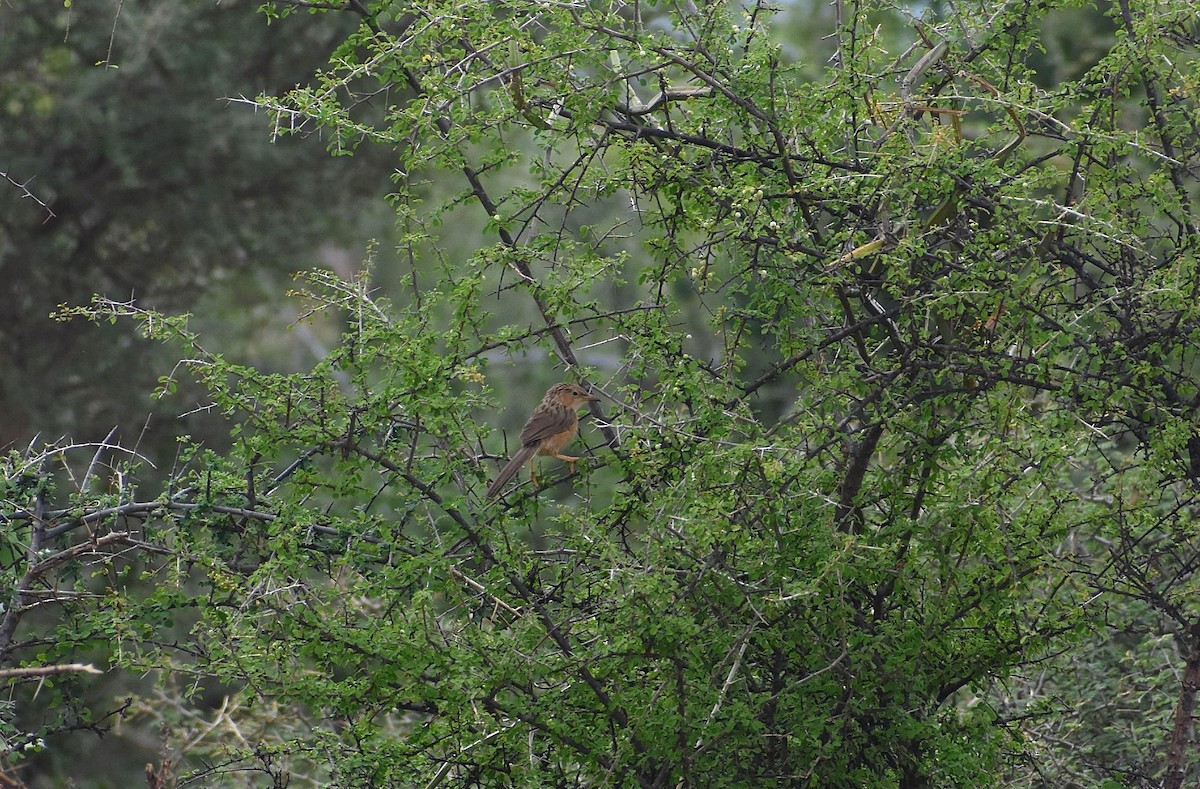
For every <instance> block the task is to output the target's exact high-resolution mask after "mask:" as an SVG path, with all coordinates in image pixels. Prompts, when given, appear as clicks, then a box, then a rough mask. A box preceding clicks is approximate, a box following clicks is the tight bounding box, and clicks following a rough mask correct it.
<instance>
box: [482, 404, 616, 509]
mask: <svg viewBox="0 0 1200 789" xmlns="http://www.w3.org/2000/svg"><path fill="white" fill-rule="evenodd" d="M599 400H600V398H599V397H596V396H595V395H592V394H590V393H589V392H588V391H587V390H586V389H584V388H583V387H582V386H579V385H577V384H566V383H563V384H555V385H554V386H552V387H550V388H549V389H548V390H547V391H546V396H545V397H543V398H542V402H541V403H539V404H538V407H537V408H535V409H533V413H532V414H530V416H529V421H527V422H526V423H525V427H523V428H521V449H520V450H518V451H517V454H515V455H513V456H512V460H510V461H508V463H507V464H506V465H505V466H504V468H502V469H500V473H499V474H498V475H497V476H496V480H495V481H494V482H493V483H492V484H491V485H490V486H489V487H488V489H487V497H488V498H489V499H492V498H495V497H496V496H497V495H498V494H499V493H500V491H501V489H502V488H503V487H504V486H505V485H506V484H508V481H509V480H510V479H512V478H513V477H514V476H516V474H517V472H518V471H520V470H521V464H522V463H524V462H525V461H526V460H528V461H529V478H530V479H531V480H532V481H533V484H534V486H535V487H536V486H537V484H538V479H537V473H536V472H535V471H534V468H533V465H534V461H535V460H536V459H537V455H545V456H546V457H552V458H556V459H558V460H562V461H566V464H567V468H568V469H569V470H570V472H571V473H572V474H574V473H575V462H576V461H577V460H579V458H577V457H571V456H570V455H564V454H562V450H563V448H564V447H566V446H567V444H570V443H571V440H572V439H574V438H575V433H576V432H578V430H579V414H577V413H576V410H577V409H578V408H579V406H581V405H583V404H584V403H594V402H597V401H599Z"/></svg>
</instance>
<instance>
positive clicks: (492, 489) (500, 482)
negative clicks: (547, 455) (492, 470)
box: [487, 444, 537, 499]
mask: <svg viewBox="0 0 1200 789" xmlns="http://www.w3.org/2000/svg"><path fill="white" fill-rule="evenodd" d="M535 452H537V444H532V445H530V446H527V447H521V451H519V452H517V454H515V455H513V456H512V460H510V461H508V463H507V464H506V465H505V466H504V468H502V469H500V473H499V474H497V475H496V481H495V482H493V483H492V484H491V485H489V486H488V489H487V497H488V498H489V499H494V498H496V495H497V494H498V493H500V491H501V490H502V489H503V488H504V486H505V485H507V484H508V481H509V480H510V479H512V478H513V477H515V476H516V475H517V472H518V471H520V470H521V466H523V465H525V462H526V461H528V460H529V459H530V458H531V457H533V455H534V453H535Z"/></svg>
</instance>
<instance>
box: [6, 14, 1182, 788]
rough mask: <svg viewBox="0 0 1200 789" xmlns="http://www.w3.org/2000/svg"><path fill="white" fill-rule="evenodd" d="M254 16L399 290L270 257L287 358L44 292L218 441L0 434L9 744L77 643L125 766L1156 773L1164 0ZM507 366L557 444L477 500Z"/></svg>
mask: <svg viewBox="0 0 1200 789" xmlns="http://www.w3.org/2000/svg"><path fill="white" fill-rule="evenodd" d="M265 11H266V14H267V16H268V18H269V19H270V22H271V24H272V25H283V26H285V28H284V29H286V26H287V25H289V24H291V23H292V22H293V21H294V19H295V17H297V16H301V15H302V14H303V13H310V14H316V15H322V16H329V17H333V18H336V19H338V20H341V22H339V24H341V23H343V22H344V21H345V19H347V18H349V19H351V20H353V23H354V24H353V25H351V26H349V27H348V28H347V29H348V30H349V32H348V33H347V34H346V35H345V36H344V38H342V39H341V40H339V41H338V42H337V44H336V46H335V47H334V48H333V49H332V50H331V51H329V52H328V63H327V65H326V66H325V67H324V68H323V69H322V70H321V71H320V72H319V73H318V74H317V76H316V77H315V78H314V79H313V80H312V81H311V82H309V83H307V84H301V85H298V86H297V87H295V88H294V89H291V90H286V91H276V92H274V93H270V94H264V95H263V96H261V97H259V98H258V100H257V103H258V105H259V106H260V107H262V108H264V109H267V110H269V111H270V113H271V115H270V117H271V119H272V131H273V132H274V133H276V134H307V133H310V132H318V131H319V132H320V134H321V136H322V139H324V141H325V143H326V144H327V145H328V147H329V148H330V149H331V151H332V152H334V153H337V154H354V155H357V152H359V151H361V150H363V149H364V148H367V147H378V146H382V147H384V148H386V149H387V150H389V151H391V153H392V155H393V156H394V162H393V164H394V174H393V175H394V177H393V181H394V191H393V193H392V194H391V196H390V199H391V203H392V206H393V208H394V210H395V212H396V217H397V224H396V232H395V236H394V239H392V241H391V243H394V246H395V248H396V250H397V252H398V256H397V257H398V260H400V261H404V263H403V265H404V266H405V269H404V270H403V271H397V270H395V269H392V270H386V271H385V270H382V268H381V266H379V265H378V264H377V263H376V264H374V265H371V266H368V267H367V269H366V270H365V271H364V272H362V274H360V275H358V276H356V277H346V276H341V275H337V274H334V273H332V272H323V271H312V272H309V273H307V274H306V275H304V276H303V277H302V278H301V281H300V286H299V287H298V288H297V291H296V293H295V294H294V295H293V298H295V299H296V300H298V302H299V303H300V304H301V305H302V307H301V308H300V310H301V311H302V312H303V313H304V314H305V315H306V316H309V317H312V318H314V319H315V318H318V317H321V318H323V319H326V320H336V321H337V322H338V323H339V325H340V326H342V327H343V330H342V332H341V339H340V342H339V343H338V344H337V346H336V347H335V348H333V349H331V350H330V351H329V353H328V354H327V355H325V356H324V357H323V358H322V359H321V360H320V361H319V362H317V363H316V364H315V365H313V366H312V368H311V369H308V370H304V371H303V372H300V373H287V372H280V371H278V370H271V369H260V368H259V367H256V366H254V365H250V364H247V363H244V362H242V361H239V360H237V359H235V358H233V357H231V356H230V355H229V354H228V353H225V352H222V351H221V350H220V349H217V348H214V347H212V346H211V344H210V343H209V342H208V341H207V340H206V339H205V338H204V336H202V335H201V334H199V333H197V332H196V331H195V330H194V329H193V328H192V327H191V326H190V325H189V321H188V319H187V317H186V316H178V315H172V314H169V313H164V312H157V311H154V310H151V309H149V308H147V307H146V306H145V305H141V304H138V303H136V302H130V301H128V300H122V299H115V298H107V297H104V296H101V297H99V298H97V299H96V300H95V301H94V302H92V303H91V304H90V305H87V306H78V305H76V306H66V307H64V308H63V309H62V310H61V311H60V313H59V314H60V316H61V317H63V318H69V317H73V316H84V317H87V318H91V319H94V320H97V321H107V320H122V319H125V320H132V321H134V322H136V324H137V325H138V326H139V327H140V328H141V330H142V332H143V333H144V335H145V336H146V337H148V338H151V339H155V340H165V341H168V342H172V343H174V344H175V345H176V347H178V348H179V349H180V353H181V355H182V356H183V357H184V362H183V363H182V364H181V365H180V366H179V367H178V368H176V369H175V370H174V371H173V372H172V373H171V374H170V375H167V376H164V378H163V379H162V381H161V382H160V391H159V394H160V395H162V396H163V397H168V396H169V394H170V392H171V391H172V389H173V388H174V387H175V386H176V385H177V382H178V381H179V380H180V379H181V378H183V376H184V375H186V374H189V373H190V375H191V376H192V377H194V378H195V379H196V380H198V381H199V383H200V384H201V385H202V386H203V387H204V390H205V391H206V393H207V397H208V398H209V400H210V401H211V404H210V406H209V407H211V409H213V410H214V411H216V412H219V413H220V414H222V415H224V416H225V417H226V418H227V419H228V422H229V426H230V430H231V434H230V437H231V444H230V449H229V450H228V451H225V450H224V449H220V450H217V449H213V448H208V447H206V446H204V445H203V444H202V443H200V442H186V441H185V442H183V443H181V445H180V450H179V455H178V458H177V460H176V461H175V463H174V464H173V466H172V467H171V468H170V471H169V473H168V475H167V476H168V478H167V479H166V481H165V482H164V483H163V484H162V485H161V487H148V485H147V483H145V482H143V481H142V480H143V479H144V477H145V475H146V474H147V470H146V469H145V468H144V467H143V466H142V465H141V464H140V463H139V459H138V457H137V455H136V453H132V452H126V451H123V449H122V448H120V447H117V446H116V445H115V444H114V443H113V442H104V444H103V445H102V446H100V447H99V448H97V447H96V446H94V445H61V446H60V445H54V446H43V445H38V446H32V447H30V448H28V449H26V450H23V451H15V452H12V453H11V454H10V455H9V456H8V458H7V461H6V463H7V466H6V469H5V471H6V474H5V477H6V480H7V482H6V485H7V487H6V492H5V496H6V499H5V506H4V517H5V519H6V521H7V522H8V524H9V526H10V528H9V530H8V532H7V537H6V547H5V549H4V554H3V555H4V557H5V558H4V561H3V564H2V567H3V569H4V572H5V573H6V576H7V578H8V579H9V582H10V584H11V588H12V592H11V594H10V597H9V601H8V603H7V607H6V608H5V610H4V612H3V614H2V616H0V658H2V659H3V662H4V663H5V664H6V665H11V666H15V667H19V668H20V669H21V670H23V671H25V672H27V673H26V674H25V675H24V679H25V683H24V684H22V685H20V686H19V689H20V690H22V691H28V692H25V693H24V695H18V696H14V698H16V699H18V701H17V702H15V703H16V704H17V705H18V707H22V705H24V706H23V707H22V708H21V709H18V710H17V711H16V712H15V713H11V714H7V715H6V716H5V717H4V725H5V726H6V730H5V732H4V734H5V737H6V740H7V741H8V742H10V743H11V744H12V745H11V747H10V749H9V755H8V759H9V761H10V763H13V764H16V763H17V761H18V759H19V754H21V753H22V748H25V746H26V744H27V743H28V744H30V749H31V750H33V751H37V750H38V749H39V748H42V749H44V751H49V750H52V749H53V748H54V747H55V745H54V739H53V736H52V735H54V734H55V733H57V732H62V731H67V732H78V731H80V730H83V729H90V728H100V727H104V726H106V725H108V724H107V722H106V721H107V719H106V717H105V716H106V715H109V714H111V712H112V709H113V707H114V706H116V705H112V703H111V701H109V702H107V703H106V702H97V701H96V700H94V699H90V698H89V697H88V695H87V692H86V690H87V687H88V682H89V681H90V675H89V674H87V673H85V672H83V671H78V670H75V669H72V668H71V666H73V665H77V664H79V663H83V662H89V661H91V662H95V663H96V664H97V666H98V667H99V668H102V669H105V670H108V671H122V672H130V673H131V674H136V675H139V676H145V677H147V678H149V679H151V680H153V684H150V683H149V682H148V683H147V684H146V686H145V687H143V689H142V690H141V691H140V695H138V696H137V697H136V698H133V699H131V700H130V701H129V702H128V703H127V704H125V705H124V706H123V707H121V709H122V714H124V715H125V716H128V717H129V718H130V719H131V721H135V722H136V723H137V725H140V726H143V727H152V726H158V727H161V732H162V738H163V743H164V745H163V748H164V751H163V756H162V758H161V760H160V761H159V762H158V763H157V766H156V767H154V768H153V769H149V768H148V776H149V780H150V781H151V785H155V786H159V785H162V786H165V785H168V782H169V781H171V780H176V779H178V780H179V781H180V784H181V785H183V784H184V783H185V782H186V781H187V780H201V777H202V780H203V781H204V782H205V783H206V785H219V784H221V783H222V782H226V783H229V784H230V785H232V783H233V782H235V781H237V780H242V779H240V778H238V777H237V776H239V775H241V774H242V773H243V772H245V771H247V770H250V771H257V772H259V773H261V774H262V776H263V779H264V781H266V782H267V783H268V784H272V785H276V786H284V785H293V786H294V785H322V786H325V785H338V786H393V785H410V784H414V785H422V786H430V787H432V786H437V785H439V784H446V785H450V784H454V785H479V786H483V785H487V786H491V785H561V786H584V785H619V786H662V787H675V786H755V787H757V786H846V787H875V786H878V787H886V786H904V787H920V786H930V787H933V786H937V787H945V786H988V785H995V786H1043V785H1045V786H1064V785H1070V784H1071V783H1072V782H1074V784H1075V785H1089V786H1101V785H1104V786H1111V787H1118V786H1149V785H1164V786H1175V787H1178V786H1181V785H1183V782H1184V780H1185V776H1186V775H1188V773H1189V771H1191V772H1192V773H1193V775H1194V771H1195V762H1196V758H1195V756H1194V754H1193V753H1192V752H1191V750H1190V749H1189V746H1190V744H1191V716H1192V714H1193V712H1194V701H1195V693H1196V690H1197V687H1200V610H1197V608H1196V605H1195V602H1194V600H1195V599H1196V591H1197V590H1196V585H1197V576H1196V569H1197V567H1198V563H1200V539H1198V534H1197V527H1196V522H1195V520H1194V512H1195V505H1196V495H1197V492H1198V490H1200V488H1198V482H1200V433H1198V432H1197V427H1196V421H1197V411H1198V409H1200V385H1198V380H1197V370H1196V364H1197V361H1198V360H1197V358H1196V353H1195V351H1194V348H1195V345H1196V341H1197V338H1198V337H1200V308H1198V307H1197V301H1198V299H1197V289H1198V288H1200V279H1198V276H1200V274H1198V269H1197V242H1198V241H1200V235H1198V234H1197V227H1196V219H1195V217H1196V216H1197V215H1200V212H1198V211H1197V206H1196V201H1197V199H1198V198H1200V188H1198V184H1197V167H1198V165H1200V128H1198V120H1197V119H1198V118H1200V112H1198V108H1197V106H1196V96H1197V93H1196V86H1197V84H1200V60H1198V59H1197V45H1198V44H1200V27H1198V24H1197V21H1196V16H1195V12H1194V9H1193V8H1191V6H1190V4H1188V3H1183V2H1171V1H1168V2H1156V3H1141V2H1135V0H1119V2H1118V3H1117V4H1116V5H1112V6H1108V5H1105V6H1102V7H1100V8H1091V7H1080V4H1078V3H1071V2H1066V3H1054V2H1039V3H1025V2H1021V3H1008V4H1001V5H996V4H987V3H966V2H944V3H933V4H930V5H928V6H927V7H925V8H924V10H923V11H922V12H921V13H920V15H919V16H914V15H913V14H911V13H909V12H907V11H905V10H904V9H902V8H898V7H896V6H894V5H892V4H890V3H880V2H873V1H872V2H863V3H858V4H849V3H844V2H841V1H840V0H835V2H834V3H833V4H832V5H830V6H817V5H815V4H814V5H809V4H804V3H798V4H796V5H794V6H788V7H786V8H780V7H776V6H773V5H771V4H767V3H756V2H748V3H744V4H731V3H722V2H703V0H698V1H693V0H683V2H665V3H653V4H639V3H634V4H629V3H625V2H611V3H610V2H595V3H586V4H582V3H574V2H555V1H548V2H538V3H526V4H510V3H494V2H478V1H477V0H468V1H467V2H463V1H462V0H456V1H455V2H442V1H441V0H436V1H435V2H431V3H425V4H422V5H421V6H420V7H419V8H418V7H414V6H410V5H408V4H401V3H395V2H392V1H391V0H373V1H372V0H347V2H345V3H342V2H333V3H313V2H301V0H291V1H289V2H275V3H269V4H268V5H267V6H266V7H265ZM560 380H570V381H575V382H579V383H582V384H584V385H585V386H587V387H590V388H591V390H592V391H593V392H594V393H595V394H597V395H598V396H600V398H601V399H600V401H599V402H597V403H593V404H591V405H590V407H589V409H588V411H587V412H586V415H585V418H584V420H583V422H582V427H581V438H580V440H579V443H578V444H577V445H576V448H577V449H579V450H580V451H579V452H575V453H574V454H582V455H583V456H584V459H583V460H582V461H581V463H580V464H579V466H578V468H577V469H576V471H575V473H565V472H566V469H565V468H564V467H562V466H561V465H560V464H557V463H552V462H551V461H547V460H540V461H537V462H539V463H540V464H541V465H540V466H539V468H540V471H539V476H540V478H541V480H542V487H540V488H535V487H534V486H533V485H532V484H531V483H527V482H523V481H522V482H521V483H520V484H518V485H515V486H512V487H510V488H509V489H508V490H507V491H506V492H505V493H503V494H502V495H501V497H500V498H498V499H497V500H494V501H493V500H488V499H487V498H485V496H484V491H485V490H486V488H487V486H488V483H489V481H490V479H491V478H492V476H493V475H494V474H495V473H496V470H497V468H498V463H502V462H503V460H504V459H505V458H506V457H508V456H509V455H510V454H511V453H512V452H514V451H515V450H516V449H517V448H518V445H519V442H518V439H517V435H518V431H519V429H520V425H521V424H522V422H523V421H524V419H525V417H526V416H527V415H528V413H529V412H530V410H532V408H533V406H534V405H535V404H536V402H537V400H538V398H539V397H540V395H541V392H542V391H543V390H544V389H545V388H546V387H547V386H549V385H550V384H551V383H554V382H557V381H560ZM62 469H66V470H67V471H70V472H71V473H70V474H68V473H67V471H63V470H62ZM47 612H49V613H47ZM39 671H40V672H42V673H41V674H39V673H38V672H39ZM45 672H53V673H50V674H49V678H48V677H47V675H46V673H45ZM35 684H37V685H39V686H40V687H38V690H37V697H36V699H35V693H34V686H35ZM47 699H51V700H52V701H51V702H48V701H47ZM30 705H40V706H41V708H42V709H44V710H45V712H44V713H43V714H41V715H40V716H39V715H37V714H34V713H31V712H30V711H29V708H30ZM18 713H19V715H20V717H19V718H18V717H17V714H18ZM1114 715H1116V716H1121V717H1123V718H1127V719H1128V722H1127V725H1122V726H1121V727H1117V726H1115V725H1114V722H1113V717H1114ZM60 736H61V735H60ZM76 736H79V735H76ZM25 758H30V759H34V760H35V762H34V763H36V760H37V759H39V758H43V759H44V758H46V755H45V753H44V752H43V753H42V754H34V755H32V756H29V757H25ZM16 768H17V769H18V770H19V769H20V765H19V764H16ZM156 781H157V782H158V783H155V782H156ZM1106 782H1107V783H1106Z"/></svg>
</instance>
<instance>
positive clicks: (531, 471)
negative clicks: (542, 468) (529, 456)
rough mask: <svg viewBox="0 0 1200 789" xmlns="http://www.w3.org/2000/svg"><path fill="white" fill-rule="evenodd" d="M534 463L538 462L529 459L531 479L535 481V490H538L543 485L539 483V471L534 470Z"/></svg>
mask: <svg viewBox="0 0 1200 789" xmlns="http://www.w3.org/2000/svg"><path fill="white" fill-rule="evenodd" d="M534 463H536V461H534V460H531V461H529V481H530V482H532V483H533V488H534V490H537V489H538V488H540V487H541V485H540V484H538V478H537V471H536V470H534Z"/></svg>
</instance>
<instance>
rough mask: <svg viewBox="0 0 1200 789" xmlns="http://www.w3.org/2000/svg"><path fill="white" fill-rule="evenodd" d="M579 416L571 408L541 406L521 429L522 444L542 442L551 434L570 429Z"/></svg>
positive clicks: (528, 444)
mask: <svg viewBox="0 0 1200 789" xmlns="http://www.w3.org/2000/svg"><path fill="white" fill-rule="evenodd" d="M576 419H577V417H576V416H575V412H574V411H572V410H571V409H570V408H539V409H537V410H536V411H534V412H533V416H531V417H529V421H528V422H526V423H525V427H523V428H522V429H521V445H522V446H530V445H531V444H540V443H542V442H543V441H545V440H546V439H547V438H549V437H550V436H556V435H558V434H559V433H562V432H563V431H565V430H570V429H571V428H572V427H574V426H575V424H576Z"/></svg>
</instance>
